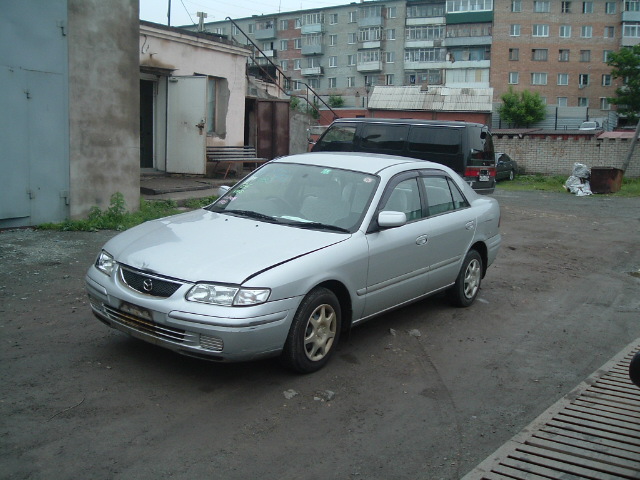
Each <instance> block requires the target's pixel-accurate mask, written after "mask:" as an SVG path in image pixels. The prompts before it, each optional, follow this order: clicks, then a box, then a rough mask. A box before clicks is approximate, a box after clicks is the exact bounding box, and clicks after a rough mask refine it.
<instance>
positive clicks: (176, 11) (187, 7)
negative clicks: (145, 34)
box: [140, 0, 359, 27]
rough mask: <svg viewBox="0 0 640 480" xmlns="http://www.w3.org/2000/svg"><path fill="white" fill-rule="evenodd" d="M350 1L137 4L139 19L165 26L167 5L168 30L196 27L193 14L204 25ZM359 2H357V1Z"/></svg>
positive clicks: (143, 0)
mask: <svg viewBox="0 0 640 480" xmlns="http://www.w3.org/2000/svg"><path fill="white" fill-rule="evenodd" d="M351 1H353V0H235V1H234V0H170V2H169V0H140V19H141V20H147V21H149V22H155V23H161V24H162V25H166V24H167V11H168V5H169V3H171V26H173V27H176V26H180V25H193V24H194V23H198V16H197V15H196V13H197V12H205V13H206V14H207V18H206V19H205V22H216V21H220V20H224V19H225V18H226V17H231V18H244V17H250V16H252V15H263V14H271V13H277V12H291V11H293V10H307V9H313V8H323V7H329V6H332V5H346V4H348V3H351ZM358 1H359V0H358Z"/></svg>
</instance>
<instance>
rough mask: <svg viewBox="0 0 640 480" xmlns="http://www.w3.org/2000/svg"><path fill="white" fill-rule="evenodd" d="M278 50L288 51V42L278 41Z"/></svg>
mask: <svg viewBox="0 0 640 480" xmlns="http://www.w3.org/2000/svg"><path fill="white" fill-rule="evenodd" d="M280 50H282V51H284V50H289V40H280Z"/></svg>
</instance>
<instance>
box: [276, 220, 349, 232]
mask: <svg viewBox="0 0 640 480" xmlns="http://www.w3.org/2000/svg"><path fill="white" fill-rule="evenodd" d="M287 225H291V226H293V227H300V228H308V229H311V230H331V231H332V232H342V233H350V231H349V230H348V229H346V228H343V227H338V226H336V225H329V224H328V223H320V222H308V223H307V222H287Z"/></svg>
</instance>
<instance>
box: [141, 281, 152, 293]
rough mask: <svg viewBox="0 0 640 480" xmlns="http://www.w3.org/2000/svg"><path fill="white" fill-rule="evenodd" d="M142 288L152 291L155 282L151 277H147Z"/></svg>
mask: <svg viewBox="0 0 640 480" xmlns="http://www.w3.org/2000/svg"><path fill="white" fill-rule="evenodd" d="M142 288H143V289H144V291H145V292H150V291H151V290H153V282H152V281H151V279H150V278H146V279H145V281H144V282H142Z"/></svg>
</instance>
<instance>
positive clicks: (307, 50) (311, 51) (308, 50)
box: [301, 45, 324, 55]
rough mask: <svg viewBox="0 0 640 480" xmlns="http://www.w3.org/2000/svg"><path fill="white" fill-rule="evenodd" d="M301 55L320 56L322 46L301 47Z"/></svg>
mask: <svg viewBox="0 0 640 480" xmlns="http://www.w3.org/2000/svg"><path fill="white" fill-rule="evenodd" d="M301 53H302V55H322V54H323V53H324V52H323V49H322V45H303V46H302V50H301Z"/></svg>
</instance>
